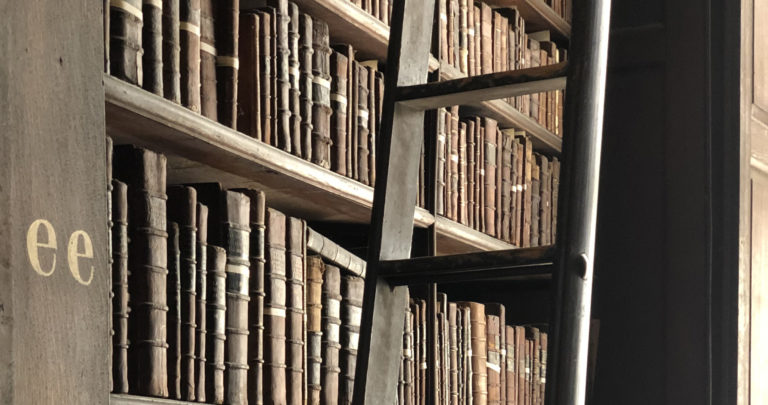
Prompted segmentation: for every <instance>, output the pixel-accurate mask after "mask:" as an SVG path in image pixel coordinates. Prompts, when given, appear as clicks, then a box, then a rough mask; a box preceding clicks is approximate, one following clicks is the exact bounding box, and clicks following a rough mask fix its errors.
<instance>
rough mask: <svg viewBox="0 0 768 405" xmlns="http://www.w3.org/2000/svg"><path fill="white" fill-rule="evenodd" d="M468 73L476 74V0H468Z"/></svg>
mask: <svg viewBox="0 0 768 405" xmlns="http://www.w3.org/2000/svg"><path fill="white" fill-rule="evenodd" d="M466 7H467V27H466V35H467V72H466V73H467V75H468V76H474V75H476V74H477V72H476V71H475V35H476V33H475V7H474V1H470V0H467V4H466Z"/></svg>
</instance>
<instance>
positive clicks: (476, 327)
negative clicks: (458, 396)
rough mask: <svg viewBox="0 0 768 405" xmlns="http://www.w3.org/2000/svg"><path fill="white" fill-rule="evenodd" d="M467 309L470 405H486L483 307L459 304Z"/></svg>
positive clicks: (486, 382) (469, 303) (486, 377)
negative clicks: (470, 384) (469, 333)
mask: <svg viewBox="0 0 768 405" xmlns="http://www.w3.org/2000/svg"><path fill="white" fill-rule="evenodd" d="M460 305H461V306H464V307H469V311H470V314H469V319H470V323H469V324H470V331H471V336H470V350H471V353H472V354H471V356H470V357H471V367H472V373H471V379H472V390H471V391H472V401H473V402H472V403H473V404H477V405H487V404H488V368H487V362H488V361H487V359H488V357H487V356H488V353H487V350H488V349H487V343H486V342H487V338H486V333H487V327H486V317H485V306H484V305H483V304H479V303H476V302H465V303H460Z"/></svg>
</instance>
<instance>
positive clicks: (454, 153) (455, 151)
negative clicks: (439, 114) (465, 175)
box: [446, 106, 459, 221]
mask: <svg viewBox="0 0 768 405" xmlns="http://www.w3.org/2000/svg"><path fill="white" fill-rule="evenodd" d="M446 125H447V124H446ZM449 129H450V135H451V138H450V139H451V155H450V156H451V162H450V170H451V171H450V173H451V176H450V182H451V195H450V200H451V203H450V207H451V211H450V213H451V214H450V216H449V218H451V219H452V220H454V221H458V220H459V106H453V107H451V121H450V128H449Z"/></svg>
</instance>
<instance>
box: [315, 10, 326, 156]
mask: <svg viewBox="0 0 768 405" xmlns="http://www.w3.org/2000/svg"><path fill="white" fill-rule="evenodd" d="M312 30H313V32H312V45H313V48H314V54H313V55H312V59H313V62H312V74H313V79H312V102H313V104H312V163H315V164H317V165H319V166H321V167H325V168H326V169H330V168H331V162H330V160H329V159H330V155H331V135H330V128H331V67H330V64H331V48H330V46H329V37H328V24H326V23H325V22H324V21H321V20H318V19H315V20H314V21H313V23H312Z"/></svg>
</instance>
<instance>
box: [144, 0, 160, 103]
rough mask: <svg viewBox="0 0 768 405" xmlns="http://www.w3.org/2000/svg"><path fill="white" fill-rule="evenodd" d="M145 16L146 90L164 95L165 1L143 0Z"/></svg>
mask: <svg viewBox="0 0 768 405" xmlns="http://www.w3.org/2000/svg"><path fill="white" fill-rule="evenodd" d="M141 11H142V15H143V18H144V25H143V26H142V40H141V44H142V46H143V47H144V59H143V61H142V66H143V75H144V82H143V85H142V86H143V87H144V90H147V91H149V92H152V93H155V94H157V95H158V96H162V95H163V3H162V2H161V1H156V0H143V1H142V7H141Z"/></svg>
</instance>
